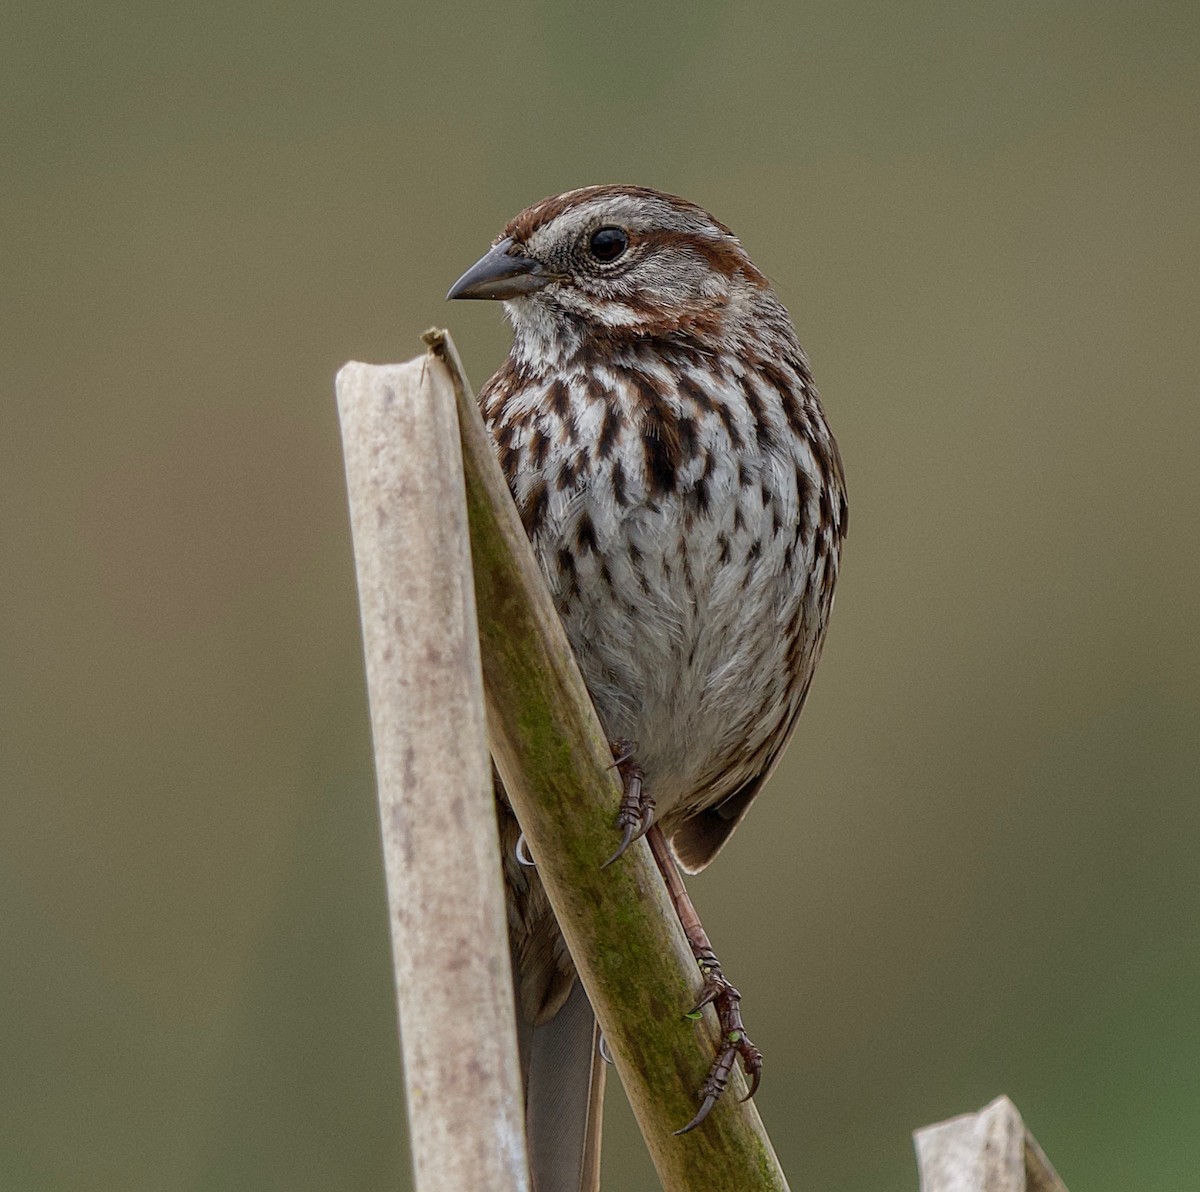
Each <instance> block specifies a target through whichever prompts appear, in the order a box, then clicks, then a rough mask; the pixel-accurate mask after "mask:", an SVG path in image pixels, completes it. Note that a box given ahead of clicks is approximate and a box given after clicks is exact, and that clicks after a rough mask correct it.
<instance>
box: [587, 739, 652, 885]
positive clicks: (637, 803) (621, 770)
mask: <svg viewBox="0 0 1200 1192" xmlns="http://www.w3.org/2000/svg"><path fill="white" fill-rule="evenodd" d="M609 744H610V745H611V746H612V751H613V764H612V769H614V770H616V771H617V773H618V774H620V775H621V785H622V786H623V787H624V791H625V793H624V794H623V795H622V796H621V805H620V808H619V809H618V811H617V828H618V829H619V830H620V832H621V843H620V844H619V845H618V846H617V851H616V852H615V853H613V855H612V856H611V857H609V859H608V860H607V861H605V862H604V864H603V865H601V866H600V868H601V869H607V868H608V867H609V866H610V865H611V864H612V863H613V862H614V861H615V860H616V859H617V858H618V857H620V856H621V855H622V853H624V852H625V850H626V849H627V848H628V847H629V846H630V845H631V844H632V843H633V842H634V841H635V840H640V839H641V838H642V837H643V836H644V835H645V834H646V833H647V832H648V831H649V830H650V826H651V825H652V824H653V823H654V800H653V799H652V798H651V797H650V796H649V795H648V794H646V792H645V790H644V789H643V788H642V778H643V777H644V775H643V774H642V767H641V766H639V765H638V764H637V762H636V761H634V760H633V752H634V750H635V749H636V748H637V746H636V745H635V743H634V742H633V741H625V740H621V741H610V742H609Z"/></svg>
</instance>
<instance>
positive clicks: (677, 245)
mask: <svg viewBox="0 0 1200 1192" xmlns="http://www.w3.org/2000/svg"><path fill="white" fill-rule="evenodd" d="M769 294H770V287H769V285H768V283H767V280H766V278H765V277H764V276H763V275H762V274H761V273H760V272H759V271H758V269H756V268H755V266H754V264H753V262H752V261H751V260H750V258H749V257H748V256H747V255H746V252H745V250H744V249H743V248H742V246H741V244H740V243H739V242H738V240H737V237H735V236H734V235H733V233H732V232H730V230H729V229H728V228H727V227H725V225H724V224H722V223H719V222H718V221H717V220H715V219H714V218H713V217H712V216H711V215H709V214H708V212H707V211H704V210H703V209H702V208H700V207H697V206H696V205H695V204H694V203H689V202H688V201H687V200H686V199H681V198H678V197H676V196H675V195H668V194H663V193H662V192H660V191H656V190H648V189H646V188H644V187H638V186H589V187H585V188H584V189H582V190H571V191H567V192H566V193H565V194H561V195H557V196H555V197H554V198H550V199H544V200H543V201H542V202H540V203H535V204H534V205H533V206H532V207H529V208H527V209H526V210H524V211H522V212H521V214H520V215H518V216H517V217H516V218H515V219H513V220H512V221H511V222H510V223H509V224H508V226H507V227H506V228H505V229H504V231H503V232H501V233H500V236H499V237H498V238H497V240H496V241H495V243H494V244H493V246H492V248H491V250H490V251H489V252H488V253H487V254H486V255H485V256H483V257H482V258H481V259H480V260H479V261H477V262H476V263H475V264H474V265H472V266H471V268H470V269H468V270H467V272H466V273H464V274H463V275H462V277H460V278H459V279H458V281H456V282H455V283H454V285H453V286H452V287H451V289H450V293H449V294H447V295H446V296H447V298H498V299H501V300H503V301H504V303H505V308H506V311H507V313H508V316H509V318H510V319H511V320H512V323H513V327H514V329H515V330H516V333H517V337H518V340H520V338H521V337H522V336H523V335H525V336H529V337H532V338H535V339H543V338H545V337H547V336H551V335H553V336H557V337H559V338H561V337H563V336H564V335H566V336H568V337H569V338H571V339H574V340H575V341H576V342H578V341H579V340H581V339H582V340H586V339H588V338H589V337H590V336H591V335H593V334H596V333H600V334H603V335H605V336H606V337H608V338H610V339H613V338H615V339H621V338H625V337H626V336H628V337H630V338H645V337H661V336H679V335H689V334H692V335H703V336H711V335H713V334H718V335H719V334H720V333H721V332H722V331H724V330H727V329H728V324H729V322H730V321H731V320H733V321H736V320H738V319H739V318H741V317H748V316H749V315H750V314H751V311H752V309H753V308H754V307H755V306H757V305H758V304H759V303H760V302H762V300H763V298H764V296H766V295H769ZM768 300H769V301H771V302H773V301H774V299H773V297H772V298H770V299H768Z"/></svg>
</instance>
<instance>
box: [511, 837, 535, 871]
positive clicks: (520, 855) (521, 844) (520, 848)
mask: <svg viewBox="0 0 1200 1192" xmlns="http://www.w3.org/2000/svg"><path fill="white" fill-rule="evenodd" d="M513 856H514V857H516V858H517V864H518V865H524V866H525V868H526V869H536V868H537V862H536V861H535V860H534V859H533V856H532V854H531V853H530V851H529V842H528V841H527V840H526V839H525V833H524V832H522V833H521V835H520V836H518V837H517V846H516V848H514V849H513Z"/></svg>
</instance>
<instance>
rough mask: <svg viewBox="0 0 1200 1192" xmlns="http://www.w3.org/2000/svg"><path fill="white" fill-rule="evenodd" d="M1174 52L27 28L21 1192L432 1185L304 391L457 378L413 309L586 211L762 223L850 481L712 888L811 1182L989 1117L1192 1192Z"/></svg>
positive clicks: (615, 1152)
mask: <svg viewBox="0 0 1200 1192" xmlns="http://www.w3.org/2000/svg"><path fill="white" fill-rule="evenodd" d="M1197 14H1198V10H1197V8H1196V6H1195V5H1194V4H1192V3H1167V2H1162V3H1147V4H1139V5H1133V4H1117V3H1098V4H1096V3H1082V2H1079V3H1068V2H1054V0H1052V2H1045V0H1038V2H1034V0H1015V2H1011V3H1006V4H1003V5H984V4H962V3H951V2H950V0H924V2H920V3H908V4H897V5H886V4H861V3H844V2H837V3H835V2H833V0H822V2H820V3H812V4H800V5H793V4H784V3H778V4H751V3H716V2H711V3H708V2H704V0H700V2H696V0H693V2H691V3H682V2H678V3H671V4H659V5H646V4H634V3H619V4H613V5H609V6H606V7H594V8H588V7H584V6H575V5H568V4H563V3H560V2H557V0H526V2H523V3H516V4H503V3H494V2H493V3H485V2H483V0H477V2H475V3H470V4H463V5H454V6H450V7H448V8H447V9H446V10H445V11H444V12H442V13H440V14H439V13H438V12H437V11H436V10H435V9H433V8H432V7H428V8H418V7H411V6H405V5H398V4H395V3H386V4H385V3H377V2H372V0H345V2H343V3H341V4H338V5H328V6H323V5H317V4H313V3H295V4H290V5H283V4H270V3H264V2H262V0H250V2H248V3H247V2H246V0H239V2H238V3H229V2H218V3H212V4H201V5H195V4H181V3H142V4H137V3H129V4H106V3H100V4H92V5H85V4H82V3H56V2H55V0H49V2H41V3H37V4H34V3H29V2H28V0H21V2H20V3H17V4H15V5H14V4H9V5H7V6H6V7H5V9H4V13H3V15H2V16H0V92H2V94H3V104H2V107H0V110H2V113H3V114H2V120H3V127H2V130H0V134H2V138H3V140H2V145H0V149H2V157H0V163H2V164H0V194H2V196H3V230H2V237H0V245H2V248H0V257H2V259H3V261H2V265H0V277H2V278H3V285H2V286H0V291H2V293H0V301H2V302H3V315H2V327H0V335H2V340H3V343H2V356H0V361H2V373H0V376H2V385H3V393H2V398H3V432H2V435H0V484H2V485H3V506H2V509H3V522H2V531H0V532H2V535H3V539H2V541H3V547H2V549H3V585H2V589H0V592H2V600H3V610H2V616H0V626H2V635H3V638H2V640H3V654H2V656H0V690H2V692H3V713H2V723H3V757H2V758H0V783H2V787H3V789H2V798H0V907H2V908H3V910H2V912H0V1187H2V1188H4V1189H6V1190H8V1189H17V1190H19V1192H25V1190H30V1192H34V1190H36V1192H43V1190H44V1192H51V1190H53V1192H60V1190H62V1192H82V1190H85V1189H87V1190H91V1189H98V1190H106V1192H107V1190H112V1192H118V1190H119V1192H174V1190H177V1189H178V1190H188V1192H191V1190H209V1189H213V1190H216V1189H222V1190H223V1189H237V1190H241V1189H246V1190H249V1192H257V1190H259V1189H263V1190H270V1189H280V1190H289V1192H291V1190H296V1192H306V1190H310V1189H311V1190H318V1189H320V1190H325V1189H353V1190H367V1189H402V1188H406V1187H408V1179H409V1176H408V1159H407V1154H406V1150H405V1142H404V1125H403V1094H402V1086H401V1082H400V1077H399V1073H398V1067H397V1048H396V1034H395V1023H394V1017H393V1010H392V994H391V988H390V961H389V955H388V935H387V922H386V911H385V904H384V895H383V889H382V884H381V873H380V859H379V841H378V832H377V826H376V822H375V815H376V812H375V805H374V792H373V786H372V773H371V759H370V746H369V737H368V727H367V718H366V709H365V702H364V693H363V680H362V673H361V657H360V644H359V636H358V623H357V610H356V604H355V592H354V576H353V564H352V559H351V555H350V546H349V536H348V528H347V517H346V511H345V496H344V487H343V478H342V474H341V458H340V449H339V441H338V429H337V423H336V418H335V412H334V403H333V395H332V381H333V374H334V372H335V370H336V369H337V367H338V366H339V365H340V364H341V363H342V362H343V361H345V360H347V359H350V358H358V359H364V360H374V361H385V360H398V359H404V358H407V357H408V356H411V355H413V354H415V353H416V352H417V351H418V349H419V343H418V338H417V337H418V335H419V333H420V332H421V330H423V329H424V328H425V327H426V326H428V325H429V324H430V323H433V322H442V323H446V324H448V325H449V326H450V327H451V328H452V330H453V332H454V334H455V336H456V337H457V340H458V343H459V345H460V347H461V349H462V351H463V353H464V356H465V358H466V361H467V365H468V368H469V369H470V371H471V373H472V376H473V379H474V380H475V382H476V383H477V384H478V383H481V382H482V381H483V380H484V378H485V377H486V376H487V374H488V373H489V372H490V371H491V369H492V368H493V367H494V366H495V365H496V364H497V363H498V362H499V360H500V359H501V358H502V356H503V353H504V352H505V351H506V348H507V343H508V338H507V334H506V330H505V327H504V324H503V321H502V317H501V312H500V310H499V309H498V308H496V307H493V306H491V305H488V304H462V305H459V306H455V307H453V308H448V307H446V306H444V305H443V304H442V295H443V294H444V292H445V290H446V289H447V287H448V286H449V284H450V283H451V282H452V281H453V280H454V279H455V277H457V275H458V274H459V273H460V272H461V271H462V270H463V269H464V268H465V267H466V266H467V265H469V264H470V263H471V262H472V261H474V260H475V258H476V257H477V256H478V255H479V254H480V253H481V252H482V251H483V250H484V249H485V248H486V247H487V245H488V243H489V240H490V239H491V237H492V236H493V235H494V234H495V233H496V232H497V231H498V230H499V228H500V227H501V226H502V225H503V223H504V222H505V221H506V220H507V218H508V217H509V216H511V215H512V214H514V213H515V212H516V211H517V210H519V209H520V208H521V207H523V206H524V205H525V204H527V203H529V202H532V201H534V200H536V199H538V198H541V197H542V196H544V195H546V194H550V193H553V192H556V191H559V190H562V189H566V188H568V187H572V186H578V185H582V184H586V183H591V182H604V181H629V182H639V183H644V184H648V185H652V186H657V187H661V188H664V189H668V190H672V191H676V192H679V193H681V194H684V195H686V196H688V197H689V198H692V199H694V200H696V201H698V202H700V203H702V204H704V205H705V206H707V207H709V208H710V209H711V210H712V211H713V212H715V213H716V214H717V215H718V217H719V218H721V219H723V220H724V221H726V222H727V223H729V224H730V225H731V226H732V227H733V228H734V229H735V230H736V231H737V232H738V233H739V234H740V235H741V236H742V238H743V240H744V242H745V244H746V246H747V247H748V249H749V251H750V252H751V254H752V255H753V256H754V258H755V260H756V261H757V262H758V263H759V264H760V265H761V266H762V267H763V268H764V269H765V270H766V271H767V272H768V273H769V274H770V275H771V276H772V278H774V279H775V281H776V283H777V285H778V288H779V291H780V293H781V295H782V297H783V299H784V301H785V302H786V303H787V304H788V306H789V308H790V309H791V310H792V312H793V314H794V316H795V319H796V322H797V325H798V327H799V329H800V334H801V339H802V341H803V342H804V344H805V345H806V347H807V348H808V350H809V353H810V355H811V357H812V361H813V366H814V370H815V372H816V375H817V378H818V382H819V384H820V385H821V388H822V390H823V393H824V395H825V399H826V404H827V408H828V411H829V415H830V418H831V420H832V422H833V425H834V427H835V430H836V431H837V433H838V436H839V439H840V441H841V444H842V449H843V453H844V455H845V459H846V466H847V472H848V476H849V482H850V488H851V511H852V513H851V534H850V539H849V543H848V546H847V553H846V556H845V566H844V570H843V578H842V588H841V592H840V594H839V597H838V605H837V610H836V614H835V617H834V623H833V629H832V635H831V638H830V641H829V646H828V649H827V651H826V655H825V661H824V664H823V666H822V669H821V673H820V675H819V677H818V679H817V682H816V684H815V686H814V689H813V694H812V698H811V700H810V703H809V709H808V711H807V713H806V715H805V718H804V721H803V723H802V725H801V728H800V731H799V734H798V736H797V738H796V740H795V742H794V744H793V746H792V748H791V750H790V752H789V754H788V756H787V759H786V761H785V763H784V765H783V766H782V767H781V769H780V771H779V773H778V775H777V776H776V777H775V779H774V780H773V781H772V783H771V785H770V787H769V789H768V790H767V792H766V794H765V796H764V797H763V798H762V799H761V800H760V803H759V805H758V806H756V808H755V811H754V813H753V814H752V815H751V816H750V818H749V820H748V821H747V823H746V825H745V826H744V827H743V828H742V830H741V831H740V832H739V834H738V836H737V838H736V840H735V841H734V843H733V845H732V846H731V848H730V849H729V850H728V852H727V853H726V854H725V855H724V856H723V857H722V859H721V861H720V863H719V864H718V865H716V866H715V867H714V868H713V870H712V871H710V873H708V874H705V875H704V876H703V877H701V878H698V879H697V880H695V881H694V883H693V886H692V888H693V890H694V893H695V895H696V898H697V901H698V903H699V905H700V908H701V911H702V913H703V914H704V915H705V920H706V924H707V926H708V930H709V932H710V934H711V935H712V937H713V940H714V941H715V943H716V945H717V948H718V950H719V951H720V953H721V956H722V958H723V959H724V961H725V964H726V968H727V970H728V971H729V973H730V974H731V975H732V976H733V978H734V979H735V981H736V982H737V984H738V985H739V986H740V987H741V988H742V990H743V992H744V994H745V995H746V1002H745V1010H746V1015H747V1021H748V1023H749V1025H750V1028H751V1031H752V1033H753V1035H754V1037H755V1040H756V1041H757V1042H758V1043H759V1044H760V1045H761V1046H762V1048H763V1050H764V1052H765V1053H766V1056H767V1067H766V1074H765V1078H764V1083H763V1088H762V1092H761V1094H760V1096H759V1105H760V1108H761V1112H762V1114H763V1117H764V1119H765V1121H766V1123H767V1126H768V1129H770V1130H771V1132H772V1135H773V1137H774V1140H775V1142H776V1145H777V1147H778V1150H779V1153H780V1156H781V1158H782V1160H783V1162H784V1165H785V1168H786V1169H787V1170H788V1172H789V1174H790V1177H791V1179H792V1182H793V1187H794V1188H795V1189H797V1190H799V1189H821V1190H830V1192H889V1190H892V1189H914V1188H915V1187H916V1174H915V1165H914V1163H913V1160H912V1156H911V1151H910V1143H909V1138H908V1134H909V1131H910V1130H911V1129H912V1128H914V1127H916V1126H919V1125H921V1124H924V1123H927V1122H930V1121H934V1120H937V1119H940V1118H943V1117H946V1116H949V1115H951V1114H954V1113H958V1112H962V1111H966V1110H970V1109H974V1108H976V1107H978V1106H980V1105H981V1104H983V1103H984V1102H986V1101H987V1100H989V1099H991V1098H992V1097H993V1096H994V1095H996V1094H998V1093H1000V1092H1007V1093H1008V1094H1010V1095H1011V1096H1012V1097H1013V1098H1014V1100H1015V1101H1016V1102H1017V1104H1018V1105H1019V1107H1020V1108H1021V1109H1022V1110H1023V1111H1024V1113H1025V1116H1026V1118H1027V1120H1028V1121H1029V1123H1030V1124H1031V1126H1032V1128H1033V1130H1034V1132H1035V1133H1036V1134H1037V1136H1038V1137H1039V1139H1040V1140H1041V1141H1042V1143H1043V1145H1044V1146H1045V1148H1046V1150H1047V1151H1048V1153H1049V1154H1050V1156H1051V1158H1052V1159H1053V1160H1054V1161H1055V1162H1056V1164H1057V1165H1058V1167H1059V1168H1060V1170H1061V1172H1062V1174H1063V1176H1064V1177H1065V1179H1066V1180H1067V1182H1068V1183H1069V1185H1070V1186H1071V1187H1072V1189H1073V1190H1074V1192H1084V1190H1085V1189H1088V1190H1091V1192H1127V1190H1129V1189H1138V1190H1139V1192H1159V1190H1162V1192H1168V1190H1172V1192H1173V1190H1177V1189H1178V1190H1186V1189H1193V1188H1196V1187H1198V1186H1200V994H1198V990H1197V986H1198V984H1200V867H1198V852H1200V804H1198V800H1197V787H1198V785H1200V633H1198V632H1197V596H1196V591H1197V586H1198V584H1200V549H1198V544H1200V533H1198V516H1200V466H1198V462H1197V456H1198V449H1200V404H1198V402H1197V386H1196V379H1197V357H1198V355H1200V352H1198V343H1200V336H1198V334H1197V324H1198V317H1197V316H1198V314H1200V303H1198V301H1197V299H1198V297H1200V283H1198V280H1197V261H1198V258H1200V220H1198V217H1197V193H1198V191H1200V155H1198V153H1197V127H1198V126H1200V85H1198V83H1197V70H1196V63H1197V61H1198V52H1200V16H1198V15H1197ZM447 1062H452V1057H448V1061H447ZM609 1127H610V1128H609V1134H608V1142H607V1148H606V1174H607V1180H606V1185H607V1186H608V1187H610V1188H612V1189H632V1190H635V1192H636V1190H639V1189H648V1188H652V1187H653V1186H654V1182H653V1175H652V1172H651V1169H650V1167H649V1164H648V1162H647V1160H646V1158H645V1155H644V1151H643V1149H642V1146H641V1143H640V1141H639V1140H638V1138H637V1136H636V1134H635V1132H634V1129H633V1126H632V1124H631V1121H630V1118H629V1115H628V1111H627V1109H626V1107H625V1105H624V1101H623V1098H622V1095H621V1092H620V1089H619V1088H618V1087H617V1084H616V1082H615V1081H613V1082H612V1086H611V1087H610V1098H609ZM680 1145H681V1146H686V1145H687V1143H686V1141H681V1143H680Z"/></svg>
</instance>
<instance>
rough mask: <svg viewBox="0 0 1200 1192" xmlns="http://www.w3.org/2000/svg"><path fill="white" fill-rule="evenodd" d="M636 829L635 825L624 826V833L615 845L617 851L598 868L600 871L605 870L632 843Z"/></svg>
mask: <svg viewBox="0 0 1200 1192" xmlns="http://www.w3.org/2000/svg"><path fill="white" fill-rule="evenodd" d="M637 827H638V826H637V824H626V825H625V831H624V833H622V835H621V843H620V844H619V845H617V851H616V852H615V853H613V855H612V856H611V857H609V859H608V860H607V861H605V862H604V864H603V865H601V866H600V868H601V869H607V868H608V867H609V866H610V865H611V864H612V863H613V862H614V861H616V860H617V859H618V858H619V857H620V856H621V855H622V854H623V853H624V852H625V850H626V849H627V848H628V847H629V846H630V845H631V844H632V843H633V841H634V836H635V834H636V833H637Z"/></svg>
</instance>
